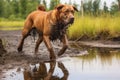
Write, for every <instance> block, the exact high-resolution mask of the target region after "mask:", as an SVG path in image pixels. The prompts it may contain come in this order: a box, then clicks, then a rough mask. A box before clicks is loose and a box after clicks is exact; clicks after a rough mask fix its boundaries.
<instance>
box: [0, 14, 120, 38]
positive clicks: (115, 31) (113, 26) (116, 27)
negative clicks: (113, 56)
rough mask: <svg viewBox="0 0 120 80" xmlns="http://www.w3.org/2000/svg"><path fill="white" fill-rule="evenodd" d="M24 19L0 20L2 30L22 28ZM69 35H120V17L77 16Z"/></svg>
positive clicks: (78, 36) (94, 36)
mask: <svg viewBox="0 0 120 80" xmlns="http://www.w3.org/2000/svg"><path fill="white" fill-rule="evenodd" d="M23 24H24V21H23V20H22V21H7V20H1V21H0V30H21V29H22V28H23ZM68 36H69V38H70V39H72V40H76V39H82V38H85V37H86V39H95V38H98V37H102V38H105V39H106V38H112V37H120V17H111V16H106V17H103V16H101V17H91V16H85V17H80V16H76V18H75V23H74V24H73V25H72V26H71V27H70V28H69V30H68Z"/></svg>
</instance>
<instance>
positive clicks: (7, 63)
mask: <svg viewBox="0 0 120 80" xmlns="http://www.w3.org/2000/svg"><path fill="white" fill-rule="evenodd" d="M0 39H2V45H3V46H4V48H5V49H4V50H3V51H4V52H0V79H1V78H2V77H4V76H2V74H3V73H4V70H9V69H14V68H15V67H24V66H26V65H27V64H29V63H38V62H40V61H48V60H49V52H48V51H47V48H46V46H45V45H44V43H43V42H42V44H41V45H40V47H39V53H38V57H37V58H36V57H34V48H35V41H34V39H33V37H31V36H29V37H28V38H27V39H26V40H25V44H24V47H23V52H21V53H18V52H17V46H18V43H19V41H20V39H21V31H20V30H18V31H0ZM36 39H37V38H36ZM88 42H89V41H87V44H88V45H87V44H86V42H85V43H84V42H81V45H87V46H91V45H92V44H89V43H91V42H89V43H88ZM101 42H102V43H104V44H105V45H103V44H102V46H103V47H104V46H106V44H110V46H113V45H115V48H117V49H120V42H119V41H117V42H112V41H106V42H105V41H97V42H94V41H92V43H94V45H96V44H97V43H101ZM70 43H71V41H70ZM79 43H80V42H79ZM52 44H53V48H54V51H55V53H56V55H57V52H58V50H59V49H60V48H61V47H62V45H61V43H60V42H59V41H56V42H52ZM75 45H76V44H74V46H75ZM94 45H93V46H94ZM100 45H101V44H99V45H97V46H100ZM76 46H80V45H76ZM94 47H96V46H94ZM5 50H6V51H5ZM0 51H2V49H1V50H0ZM84 52H86V50H85V49H83V50H79V49H76V48H72V47H71V46H70V47H69V48H68V49H67V51H66V52H65V54H64V55H62V56H61V57H66V56H77V55H79V54H83V53H84ZM61 57H59V58H61ZM57 58H58V57H57Z"/></svg>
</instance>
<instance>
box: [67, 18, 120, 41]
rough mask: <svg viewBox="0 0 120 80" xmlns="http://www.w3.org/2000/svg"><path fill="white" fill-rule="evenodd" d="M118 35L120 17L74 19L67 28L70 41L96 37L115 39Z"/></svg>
mask: <svg viewBox="0 0 120 80" xmlns="http://www.w3.org/2000/svg"><path fill="white" fill-rule="evenodd" d="M119 35H120V17H109V16H108V17H76V20H75V23H74V24H73V25H72V26H71V27H70V28H69V32H68V36H69V38H70V39H77V38H82V37H83V36H87V37H89V38H92V39H93V38H96V37H97V36H104V37H106V36H107V37H109V38H111V37H117V36H119Z"/></svg>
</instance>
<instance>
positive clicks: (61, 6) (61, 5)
mask: <svg viewBox="0 0 120 80" xmlns="http://www.w3.org/2000/svg"><path fill="white" fill-rule="evenodd" d="M63 7H64V5H63V4H59V5H58V6H56V7H55V9H57V10H60V9H62V8H63Z"/></svg>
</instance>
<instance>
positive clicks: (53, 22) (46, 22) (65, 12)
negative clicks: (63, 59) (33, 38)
mask: <svg viewBox="0 0 120 80" xmlns="http://www.w3.org/2000/svg"><path fill="white" fill-rule="evenodd" d="M75 11H78V9H77V8H76V7H74V6H72V5H66V4H59V5H57V6H56V7H55V8H54V9H53V10H51V11H48V12H47V11H45V8H44V7H43V6H39V7H38V8H37V10H36V11H33V12H31V13H30V14H29V15H28V16H27V18H26V21H25V23H24V28H23V30H22V39H21V41H20V43H19V45H18V48H17V50H18V52H21V51H22V49H23V44H24V40H25V38H26V37H27V36H29V34H30V32H31V31H32V29H33V28H34V29H36V31H37V33H38V35H39V37H38V40H37V42H36V45H35V54H37V52H38V47H39V45H40V43H41V42H42V41H44V43H45V45H46V47H47V49H48V51H49V53H50V59H56V55H55V53H54V51H53V47H52V44H51V42H50V41H54V40H57V39H59V40H60V41H61V42H62V43H63V47H62V49H61V50H60V51H59V52H58V56H61V55H62V54H63V53H64V52H65V51H66V49H67V48H68V39H67V36H66V30H67V28H68V27H67V26H68V25H70V24H73V23H74V12H75Z"/></svg>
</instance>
